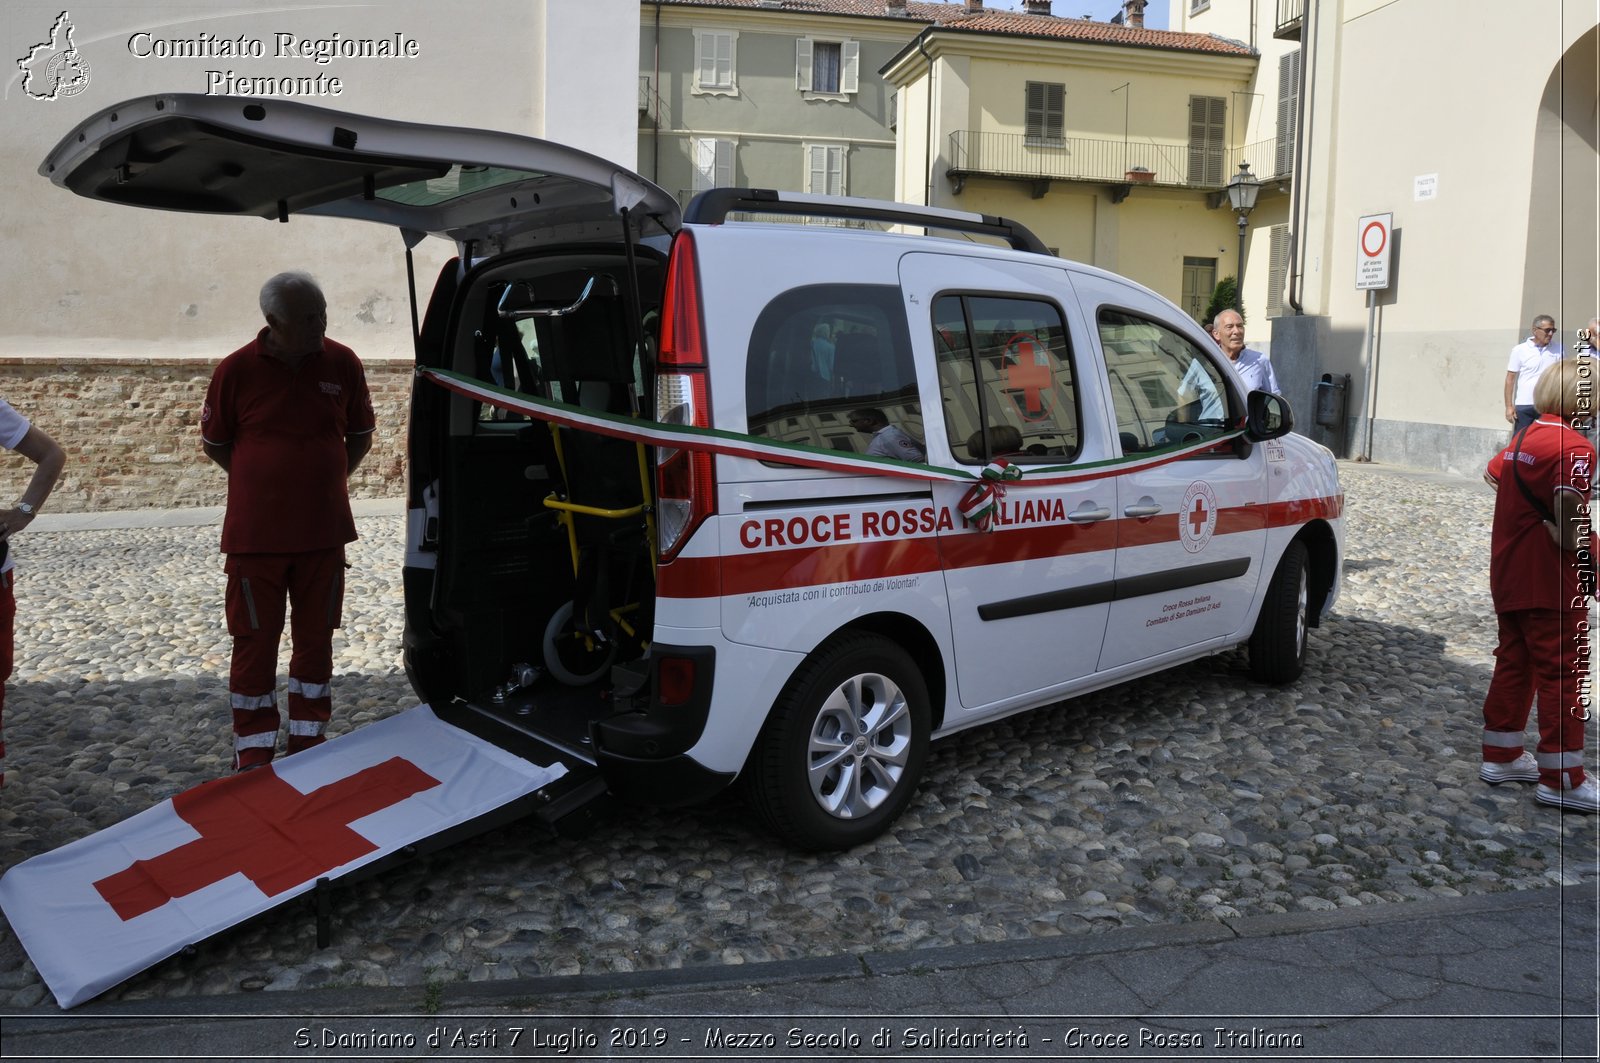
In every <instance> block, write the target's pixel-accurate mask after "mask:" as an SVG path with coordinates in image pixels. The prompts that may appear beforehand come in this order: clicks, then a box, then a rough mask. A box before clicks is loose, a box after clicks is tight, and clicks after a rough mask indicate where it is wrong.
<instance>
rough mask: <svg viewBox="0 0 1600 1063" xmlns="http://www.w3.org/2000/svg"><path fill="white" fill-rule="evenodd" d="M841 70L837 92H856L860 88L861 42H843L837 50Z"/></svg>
mask: <svg viewBox="0 0 1600 1063" xmlns="http://www.w3.org/2000/svg"><path fill="white" fill-rule="evenodd" d="M839 52H840V55H841V56H842V65H843V70H841V71H840V73H839V91H840V92H857V91H859V90H860V88H861V75H860V71H859V68H860V66H861V42H860V41H845V42H844V44H842V45H841V46H840V48H839Z"/></svg>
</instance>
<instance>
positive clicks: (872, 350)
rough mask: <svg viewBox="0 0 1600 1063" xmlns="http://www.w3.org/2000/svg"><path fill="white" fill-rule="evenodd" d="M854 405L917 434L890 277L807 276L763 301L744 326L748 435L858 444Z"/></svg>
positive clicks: (918, 421)
mask: <svg viewBox="0 0 1600 1063" xmlns="http://www.w3.org/2000/svg"><path fill="white" fill-rule="evenodd" d="M862 408H873V409H877V410H881V411H882V412H883V415H884V417H885V418H886V419H887V420H888V423H889V424H890V425H892V426H893V427H895V428H897V429H899V430H900V431H901V432H904V433H905V434H906V435H907V436H909V437H911V439H912V441H913V442H914V443H916V444H917V445H918V446H919V447H920V446H921V443H922V404H921V402H920V400H919V397H918V395H917V376H916V369H915V366H914V363H913V362H912V360H911V336H910V333H909V332H908V331H907V330H906V322H905V311H904V310H902V309H901V304H900V289H899V288H898V287H897V286H894V285H861V284H816V285H810V286H808V287H804V288H794V289H791V290H789V291H787V292H784V293H783V294H782V295H780V296H778V297H777V298H776V299H774V300H773V301H772V302H770V303H768V304H767V306H766V308H765V309H763V310H762V311H761V316H760V317H758V318H757V319H756V324H755V328H753V329H752V330H751V333H750V351H749V357H748V361H747V363H746V366H745V409H746V410H747V411H748V416H749V428H748V431H749V432H750V434H751V435H758V436H766V437H768V438H769V439H778V440H783V441H784V442H788V443H805V444H808V445H810V446H814V447H823V448H826V449H829V450H848V451H853V452H856V453H864V452H865V451H866V449H867V446H868V445H869V444H870V443H871V441H872V437H871V436H870V435H867V434H863V433H862V432H860V431H858V430H857V429H855V428H853V427H852V426H851V424H850V414H851V413H852V412H853V411H856V410H860V409H862Z"/></svg>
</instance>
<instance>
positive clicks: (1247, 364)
mask: <svg viewBox="0 0 1600 1063" xmlns="http://www.w3.org/2000/svg"><path fill="white" fill-rule="evenodd" d="M1211 338H1212V339H1214V340H1216V341H1217V346H1218V347H1220V348H1222V353H1223V354H1225V355H1227V356H1228V361H1230V362H1232V363H1233V368H1234V370H1235V371H1237V372H1238V374H1239V378H1240V379H1241V380H1243V381H1244V388H1245V391H1246V392H1251V391H1267V392H1271V393H1272V394H1274V395H1281V394H1282V393H1283V391H1282V389H1281V388H1280V387H1279V386H1278V377H1277V374H1275V373H1274V372H1273V371H1272V361H1271V359H1269V358H1268V357H1267V356H1266V355H1264V354H1262V353H1261V352H1260V351H1257V350H1252V349H1251V348H1248V347H1246V346H1245V345H1244V318H1243V317H1241V316H1240V314H1239V312H1238V311H1236V310H1224V311H1222V313H1220V314H1218V315H1217V319H1216V320H1215V321H1214V322H1212V324H1211ZM1178 388H1179V392H1178V394H1179V401H1180V402H1192V401H1193V400H1195V399H1197V398H1198V399H1200V401H1201V408H1200V412H1199V415H1198V419H1199V420H1201V421H1220V420H1222V419H1223V418H1224V417H1226V415H1227V410H1226V409H1225V408H1224V403H1223V399H1222V396H1221V395H1220V394H1218V393H1217V389H1216V388H1215V387H1214V386H1213V385H1212V383H1211V378H1210V376H1209V375H1208V374H1207V373H1206V371H1205V366H1204V365H1203V364H1202V363H1201V362H1200V360H1199V359H1196V360H1195V361H1194V362H1192V363H1190V365H1189V370H1188V372H1186V373H1185V374H1184V376H1183V381H1182V382H1181V383H1180V384H1179V385H1178Z"/></svg>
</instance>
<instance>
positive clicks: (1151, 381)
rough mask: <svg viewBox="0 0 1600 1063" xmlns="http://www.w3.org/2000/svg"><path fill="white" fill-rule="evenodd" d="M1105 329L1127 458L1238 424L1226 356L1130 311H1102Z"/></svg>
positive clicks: (1102, 332) (1108, 364)
mask: <svg viewBox="0 0 1600 1063" xmlns="http://www.w3.org/2000/svg"><path fill="white" fill-rule="evenodd" d="M1099 326H1100V346H1101V347H1102V348H1103V349H1104V350H1105V355H1106V371H1107V373H1108V374H1109V375H1110V378H1111V397H1112V405H1113V406H1114V408H1115V409H1116V412H1117V435H1118V437H1119V438H1120V439H1121V441H1122V452H1123V453H1124V454H1132V453H1138V452H1140V451H1147V450H1159V449H1160V448H1162V447H1167V446H1174V445H1177V444H1182V443H1193V442H1195V441H1197V440H1202V439H1207V438H1210V437H1211V436H1218V435H1221V434H1222V433H1223V432H1226V431H1227V430H1228V428H1229V427H1230V426H1231V425H1232V424H1233V422H1234V421H1235V420H1237V416H1236V415H1235V413H1234V411H1231V410H1230V407H1229V404H1230V402H1231V400H1230V398H1229V395H1228V389H1227V386H1226V385H1225V384H1224V383H1223V379H1222V369H1221V368H1220V367H1219V366H1218V365H1217V361H1216V358H1217V357H1220V355H1216V356H1213V355H1211V354H1208V353H1207V352H1206V351H1205V350H1203V349H1202V348H1201V347H1199V346H1198V345H1196V344H1195V343H1194V342H1193V341H1191V340H1190V339H1189V338H1188V337H1186V336H1184V335H1183V334H1182V333H1180V332H1178V331H1177V330H1176V329H1173V328H1170V327H1168V326H1166V325H1163V324H1161V323H1160V322H1159V321H1153V320H1151V319H1150V318H1146V317H1140V316H1137V315H1135V314H1130V313H1128V312H1127V311H1125V310H1113V309H1110V308H1102V309H1101V311H1100V315H1099Z"/></svg>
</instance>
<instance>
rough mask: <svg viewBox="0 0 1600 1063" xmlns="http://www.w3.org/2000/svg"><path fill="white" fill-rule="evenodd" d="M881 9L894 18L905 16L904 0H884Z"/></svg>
mask: <svg viewBox="0 0 1600 1063" xmlns="http://www.w3.org/2000/svg"><path fill="white" fill-rule="evenodd" d="M883 9H884V11H886V12H887V13H889V14H891V15H894V16H895V17H896V18H905V17H906V0H884V4H883Z"/></svg>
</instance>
